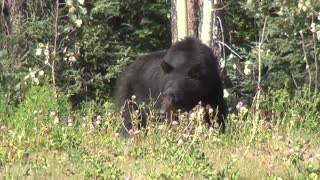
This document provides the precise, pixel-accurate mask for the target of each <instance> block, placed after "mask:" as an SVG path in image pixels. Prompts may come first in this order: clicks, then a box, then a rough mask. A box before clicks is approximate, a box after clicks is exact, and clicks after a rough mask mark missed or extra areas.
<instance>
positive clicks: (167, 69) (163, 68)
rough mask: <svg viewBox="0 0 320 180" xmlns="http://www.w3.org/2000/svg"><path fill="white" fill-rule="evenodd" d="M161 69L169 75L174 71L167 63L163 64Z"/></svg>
mask: <svg viewBox="0 0 320 180" xmlns="http://www.w3.org/2000/svg"><path fill="white" fill-rule="evenodd" d="M161 68H162V70H163V72H164V73H169V72H170V71H172V70H173V67H172V66H171V65H170V64H168V63H167V62H165V61H162V62H161Z"/></svg>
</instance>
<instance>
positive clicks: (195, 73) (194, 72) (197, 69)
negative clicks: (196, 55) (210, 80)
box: [188, 65, 204, 79]
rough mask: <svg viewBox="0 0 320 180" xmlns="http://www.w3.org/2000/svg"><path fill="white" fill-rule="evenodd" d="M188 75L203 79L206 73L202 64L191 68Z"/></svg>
mask: <svg viewBox="0 0 320 180" xmlns="http://www.w3.org/2000/svg"><path fill="white" fill-rule="evenodd" d="M188 76H189V77H191V78H193V79H201V78H203V77H204V73H203V72H202V69H201V67H200V65H197V66H194V67H192V68H191V69H190V70H189V72H188Z"/></svg>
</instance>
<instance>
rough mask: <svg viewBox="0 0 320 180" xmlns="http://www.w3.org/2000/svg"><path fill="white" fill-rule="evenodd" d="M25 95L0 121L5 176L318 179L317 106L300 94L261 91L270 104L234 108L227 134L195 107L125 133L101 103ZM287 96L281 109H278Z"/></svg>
mask: <svg viewBox="0 0 320 180" xmlns="http://www.w3.org/2000/svg"><path fill="white" fill-rule="evenodd" d="M32 91H38V92H41V93H45V92H43V91H40V90H39V89H35V90H32ZM278 93H279V92H278ZM30 96H31V97H33V98H31V97H26V101H25V103H24V104H22V105H21V106H20V107H18V109H17V111H16V114H15V115H11V116H6V117H4V118H2V120H1V122H0V125H1V130H0V166H1V168H0V176H2V177H3V178H5V177H6V178H9V179H10V178H13V179H88V178H89V179H125V178H131V179H280V178H282V179H318V178H319V175H320V138H319V135H320V134H319V131H318V130H319V126H318V125H319V121H320V116H319V111H318V110H317V109H314V108H313V105H312V103H310V102H309V101H307V100H306V99H303V98H301V96H300V97H298V96H297V97H293V98H291V99H287V100H285V101H286V102H285V101H284V100H283V101H282V102H279V101H277V102H276V103H275V102H273V103H271V102H272V101H270V100H268V98H265V99H264V100H265V101H263V106H262V107H264V109H268V111H270V112H272V114H271V115H272V116H271V117H268V118H267V117H266V115H265V112H262V111H261V112H259V113H258V116H255V115H254V112H252V111H251V110H248V111H241V110H240V109H235V110H234V111H232V112H231V114H230V116H229V119H228V126H227V132H226V133H225V134H219V132H218V131H217V129H208V128H206V126H205V125H204V124H203V122H202V118H201V117H202V116H201V113H202V111H201V109H199V108H198V109H195V110H194V111H193V112H191V113H194V114H193V115H192V116H191V117H193V118H189V116H188V115H187V114H185V115H184V118H181V122H180V124H179V125H172V126H170V123H165V122H162V121H160V122H155V121H149V124H148V128H147V133H146V131H145V130H140V131H139V130H137V129H136V130H135V135H131V136H130V137H129V138H128V139H124V138H122V137H120V136H119V134H118V133H117V132H118V130H119V129H120V128H121V126H122V122H121V121H120V120H119V114H118V113H114V112H112V111H108V110H107V109H106V112H105V113H104V114H101V113H96V112H95V111H94V110H95V109H96V108H95V107H94V105H93V104H89V105H83V108H82V109H81V110H78V111H75V112H71V111H70V110H68V111H69V114H68V113H67V112H66V111H63V110H61V107H60V106H58V107H57V106H56V105H57V104H58V102H56V103H53V104H51V105H50V106H44V105H45V104H46V103H47V101H46V100H44V99H46V97H42V99H41V98H40V99H39V98H34V97H35V96H36V94H33V93H30ZM47 96H50V95H49V94H47ZM273 97H276V96H273ZM296 98H298V99H300V101H296ZM32 99H33V100H34V101H33V100H32ZM49 100H50V98H49ZM66 104H67V103H65V102H64V103H63V104H62V105H61V106H66V107H68V106H67V105H66ZM287 104H290V106H286V109H285V111H281V115H279V113H277V111H278V110H279V109H281V110H283V109H282V108H281V107H283V106H285V105H287ZM299 104H300V106H299ZM301 104H303V106H302V105H301ZM280 105H281V106H280ZM28 107H30V109H29V108H28ZM37 107H39V108H37ZM105 107H110V103H109V104H106V105H105ZM273 107H277V108H276V109H273ZM279 107H280V108H279ZM315 107H317V106H315ZM301 108H304V111H303V109H301ZM66 109H68V108H66ZM242 110H243V109H242ZM62 112H63V113H62ZM57 117H59V122H57V121H56V122H55V119H56V118H57ZM256 117H258V118H256ZM56 120H57V119H56Z"/></svg>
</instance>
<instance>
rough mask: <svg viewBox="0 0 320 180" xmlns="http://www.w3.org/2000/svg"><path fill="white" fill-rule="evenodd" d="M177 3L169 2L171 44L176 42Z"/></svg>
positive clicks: (172, 0)
mask: <svg viewBox="0 0 320 180" xmlns="http://www.w3.org/2000/svg"><path fill="white" fill-rule="evenodd" d="M177 1H178V0H171V36H172V37H171V40H172V44H173V43H175V42H177V41H178V28H177V8H176V6H177Z"/></svg>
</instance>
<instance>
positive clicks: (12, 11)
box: [1, 0, 25, 35]
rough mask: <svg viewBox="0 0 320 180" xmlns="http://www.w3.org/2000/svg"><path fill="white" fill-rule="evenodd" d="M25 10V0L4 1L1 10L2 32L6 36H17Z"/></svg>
mask: <svg viewBox="0 0 320 180" xmlns="http://www.w3.org/2000/svg"><path fill="white" fill-rule="evenodd" d="M24 9H25V0H3V1H2V9H1V24H2V27H1V29H2V31H3V32H5V33H6V34H8V35H9V34H17V33H18V31H19V27H20V24H21V18H22V16H23V10H24Z"/></svg>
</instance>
